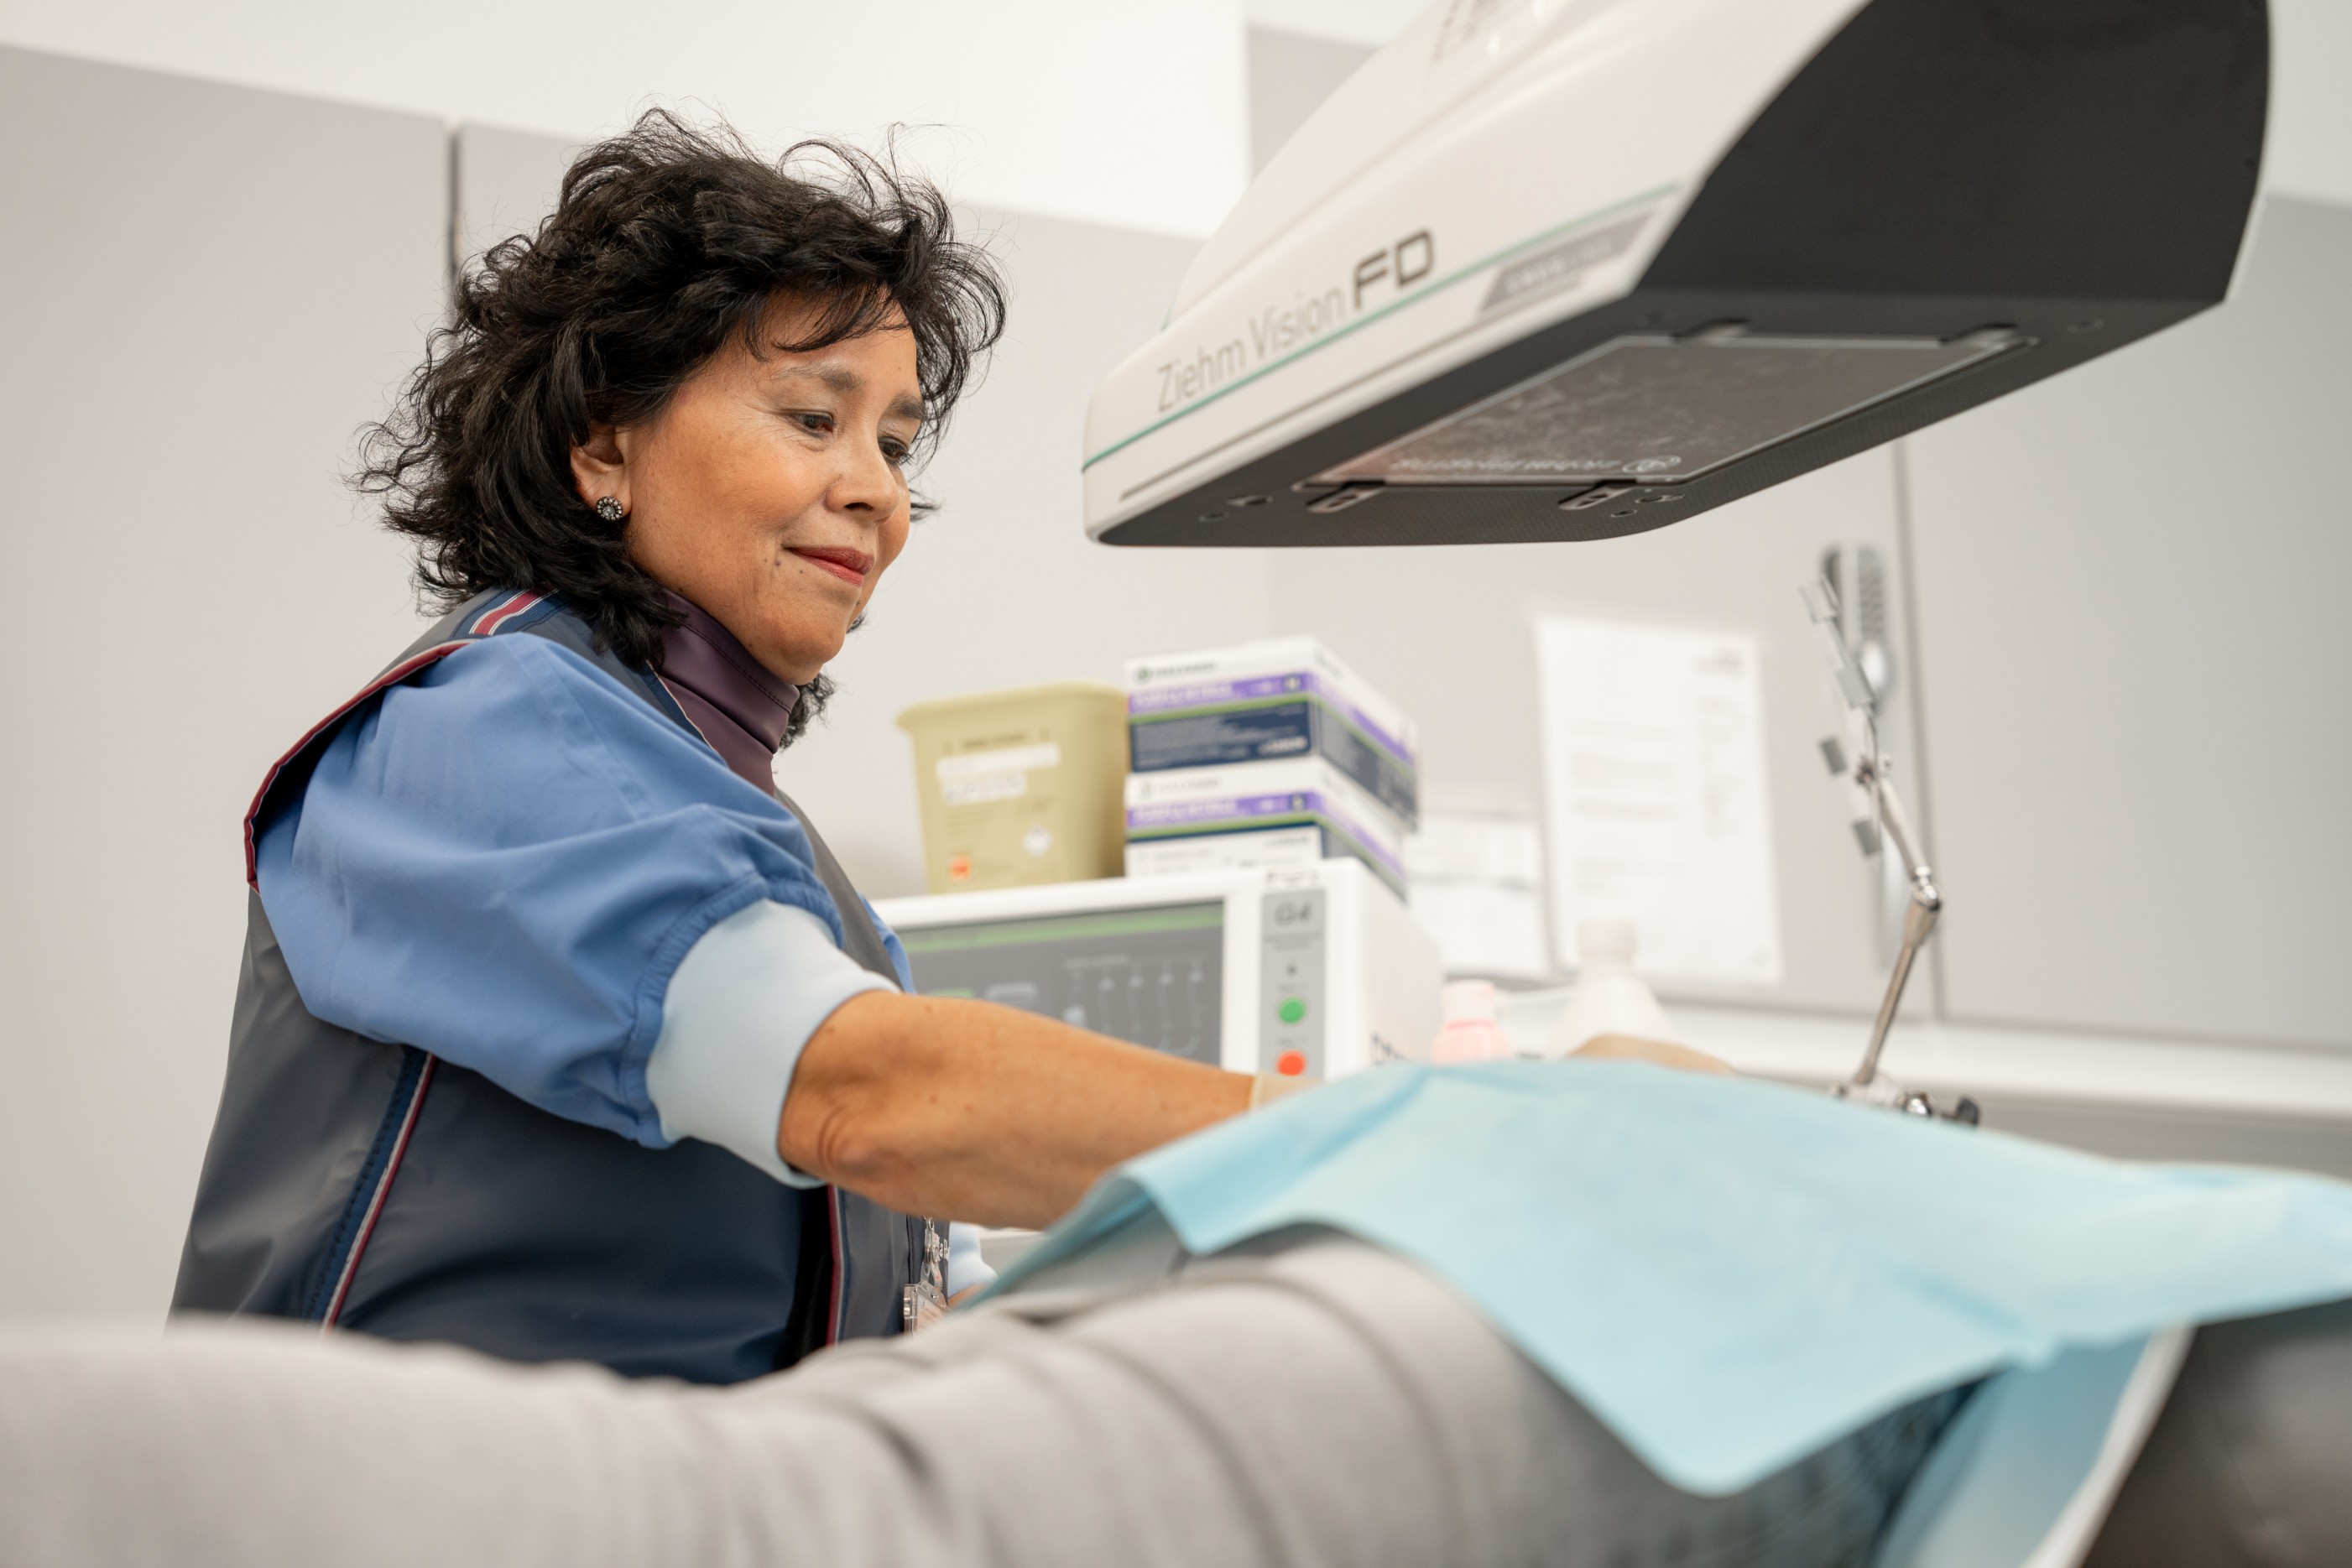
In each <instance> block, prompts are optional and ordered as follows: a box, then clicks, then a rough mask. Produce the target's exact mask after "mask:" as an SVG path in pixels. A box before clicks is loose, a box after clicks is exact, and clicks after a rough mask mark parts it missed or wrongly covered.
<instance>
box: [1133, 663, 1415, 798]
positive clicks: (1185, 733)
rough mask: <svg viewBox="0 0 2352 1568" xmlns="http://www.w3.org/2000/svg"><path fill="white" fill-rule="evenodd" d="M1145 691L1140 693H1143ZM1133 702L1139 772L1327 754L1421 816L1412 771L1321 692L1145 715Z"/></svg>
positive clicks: (1377, 793) (1377, 794)
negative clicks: (1332, 707)
mask: <svg viewBox="0 0 2352 1568" xmlns="http://www.w3.org/2000/svg"><path fill="white" fill-rule="evenodd" d="M1138 695H1139V696H1140V695H1145V694H1138ZM1133 706H1134V703H1133V699H1130V701H1129V709H1130V712H1129V723H1128V765H1129V768H1130V769H1131V770H1132V771H1134V772H1137V773H1159V772H1164V771H1166V770H1168V769H1170V768H1216V767H1223V766H1227V765H1230V764H1234V763H1241V762H1269V761H1273V760H1276V759H1277V758H1287V757H1300V756H1305V755H1307V754H1309V753H1313V754H1317V755H1319V756H1321V757H1322V758H1324V759H1325V760H1327V761H1328V762H1329V763H1330V764H1331V766H1332V767H1334V768H1338V769H1339V771H1340V772H1342V773H1344V774H1346V775H1347V776H1348V777H1349V779H1353V780H1354V781H1355V782H1356V783H1357V784H1358V785H1359V786H1360V787H1361V788H1362V789H1364V791H1365V792H1366V793H1367V794H1369V795H1370V796H1371V797H1372V798H1373V799H1374V800H1378V801H1379V802H1380V803H1381V805H1383V806H1386V807H1387V808H1388V809H1389V810H1391V811H1394V812H1395V813H1396V814H1397V815H1398V816H1400V817H1402V818H1403V819H1404V820H1405V821H1406V822H1407V823H1408V824H1409V823H1412V821H1416V820H1417V818H1418V816H1419V808H1420V804H1421V800H1420V789H1419V786H1418V783H1417V780H1416V779H1415V778H1414V774H1413V769H1412V767H1411V766H1410V765H1409V764H1407V763H1404V762H1401V761H1399V760H1398V759H1397V758H1396V757H1395V756H1394V755H1393V754H1392V753H1391V752H1390V751H1388V750H1387V749H1385V748H1383V747H1380V746H1378V745H1375V744H1374V743H1373V742H1372V741H1370V740H1369V739H1367V738H1366V737H1365V736H1364V735H1363V733H1362V732H1361V731H1360V729H1359V728H1358V727H1356V726H1354V725H1352V724H1349V722H1348V721H1347V720H1346V719H1344V718H1342V717H1340V716H1339V715H1337V714H1335V713H1333V712H1332V711H1331V710H1330V709H1329V708H1328V706H1325V704H1324V702H1323V701H1322V699H1321V698H1320V697H1318V696H1300V697H1297V698H1296V699H1294V700H1290V701H1283V700H1279V699H1276V700H1272V701H1265V702H1259V703H1255V704H1247V705H1236V706H1219V707H1210V708H1180V709H1178V710H1176V711H1174V712H1172V713H1171V712H1162V713H1160V714H1157V715H1145V714H1139V713H1135V712H1133V711H1132V710H1133Z"/></svg>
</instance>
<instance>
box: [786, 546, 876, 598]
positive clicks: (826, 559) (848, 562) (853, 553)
mask: <svg viewBox="0 0 2352 1568" xmlns="http://www.w3.org/2000/svg"><path fill="white" fill-rule="evenodd" d="M793 554H794V555H796V556H798V557H800V558H801V559H803V560H813V561H814V562H816V564H817V565H819V566H821V567H823V568H824V570H827V571H829V572H831V573H833V575H834V576H835V577H837V578H839V579H841V580H842V581H844V582H846V583H848V584H850V585H851V586H852V587H856V588H863V587H865V586H866V573H867V572H869V571H871V570H874V558H873V557H872V556H870V555H867V554H866V552H865V551H864V550H862V549H846V548H843V549H835V548H833V547H830V546H824V545H808V546H804V547H801V548H797V549H794V550H793Z"/></svg>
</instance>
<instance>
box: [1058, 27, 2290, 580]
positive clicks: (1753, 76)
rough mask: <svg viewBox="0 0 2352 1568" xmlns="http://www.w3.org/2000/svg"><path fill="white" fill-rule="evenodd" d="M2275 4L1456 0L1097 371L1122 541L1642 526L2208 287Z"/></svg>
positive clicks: (1111, 526)
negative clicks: (1145, 339) (1165, 314)
mask: <svg viewBox="0 0 2352 1568" xmlns="http://www.w3.org/2000/svg"><path fill="white" fill-rule="evenodd" d="M2268 68H2269V49H2268V19H2267V15H2266V11H2265V8H2264V5H2263V0H1864V3H1857V0H1440V3H1439V4H1436V5H1432V6H1431V7H1430V8H1429V9H1428V10H1427V11H1426V12H1425V13H1423V16H1421V17H1420V19H1419V20H1418V21H1416V22H1415V23H1414V24H1412V26H1410V27H1409V28H1408V29H1407V30H1406V31H1405V33H1404V34H1403V36H1402V37H1399V38H1398V39H1397V40H1396V41H1395V42H1394V43H1392V44H1391V45H1390V46H1389V47H1387V48H1385V49H1383V50H1381V52H1380V53H1379V54H1378V55H1376V56H1374V57H1372V58H1371V59H1370V60H1369V61H1368V62H1366V64H1365V65H1364V67H1363V68H1361V69H1360V70H1359V71H1358V72H1357V73H1356V75H1355V76H1354V77H1353V78H1350V79H1349V81H1348V82H1347V84H1346V85H1345V86H1343V87H1342V88H1340V89H1339V91H1338V92H1337V93H1336V94H1335V95H1333V97H1332V98H1331V99H1330V100H1329V101H1328V103H1326V104H1325V105H1324V106H1323V108H1322V109H1321V110H1320V111H1318V113H1317V114H1316V116H1315V117H1314V118H1313V119H1312V120H1309V121H1308V122H1307V125H1306V126H1305V127H1304V128H1303V129H1302V130H1301V131H1299V132H1298V134H1297V136H1296V137H1295V138H1294V139H1293V140H1292V141H1290V142H1289V143H1288V144H1287V145H1286V146H1285V147H1284V148H1283V149H1282V151H1281V152H1280V153H1278V154H1277V155H1276V157H1275V159H1274V161H1273V162H1271V163H1270V164H1268V165H1267V167H1266V169H1265V172H1263V173H1262V174H1261V175H1260V176H1259V177H1258V179H1257V181H1256V183H1255V184H1254V185H1252V186H1251V188H1250V190H1249V192H1248V193H1247V194H1246V195H1245V196H1244V197H1243V199H1242V201H1241V203H1240V204H1239V205H1238V206H1236V207H1235V208H1234V212H1233V214H1232V215H1231V216H1230V217H1228V218H1227V219H1226V221H1225V223H1224V224H1223V226H1222V227H1220V228H1219V229H1218V230H1217V232H1216V233H1215V234H1214V235H1212V236H1211V237H1210V238H1209V240H1208V242H1207V244H1206V245H1204V246H1202V250H1201V253H1200V256H1199V257H1198V258H1197V259H1196V260H1195V261H1194V263H1193V264H1192V269H1191V271H1190V272H1189V273H1187V275H1186V276H1185V278H1184V281H1183V284H1182V287H1181V289H1180V290H1179V292H1178V295H1177V298H1176V301H1175V306H1174V308H1173V311H1172V313H1171V319H1170V321H1169V324H1168V326H1167V328H1166V329H1165V330H1163V331H1162V332H1161V333H1160V335H1159V336H1158V337H1157V338H1155V339H1153V340H1151V341H1150V343H1148V344H1146V345H1145V346H1144V348H1143V349H1141V350H1139V351H1138V352H1137V353H1136V354H1135V355H1134V356H1133V357H1132V358H1130V359H1129V360H1128V361H1126V362H1125V363H1124V364H1122V365H1121V366H1120V367H1119V368H1118V370H1117V371H1115V372H1113V373H1112V375H1111V376H1110V377H1109V379H1108V380H1107V381H1106V382H1104V383H1103V384H1102V386H1101V388H1100V389H1099V390H1098V391H1097V393H1096V394H1095V398H1094V401H1093V404H1092V406H1091V408H1090V410H1089V412H1088V415H1087V444H1086V459H1085V461H1086V513H1087V531H1088V532H1089V533H1090V534H1091V535H1092V536H1093V537H1094V538H1097V539H1099V540H1102V541H1103V542H1105V543H1109V544H1121V545H1205V546H1215V545H1223V546H1231V545H1368V544H1445V543H1486V542H1506V541H1511V542H1525V541H1533V540H1547V539H1593V538H1609V537H1612V536H1615V535H1622V534H1630V533H1635V532H1639V531H1641V530H1643V529H1648V528H1658V527H1661V526H1663V525H1664V524H1667V523H1671V522H1674V521H1675V520H1677V519H1679V518H1683V517H1693V516H1696V514H1698V513H1700V512H1703V511H1706V510H1707V509H1708V508H1710V507H1718V506H1721V505H1723V504H1724V503H1725V502H1727V501H1731V500H1736V499H1737V498H1738V497H1741V496H1744V495H1747V494H1748V493H1749V492H1751V491H1755V490H1759V489H1763V488H1765V487H1766V486H1771V485H1776V484H1779V483H1780V482H1781V481H1783V480H1786V479H1790V478H1793V477H1795V476H1798V475H1801V474H1803V473H1806V472H1807V471H1809V470H1811V469H1813V468H1818V467H1820V466H1822V465H1824V464H1828V463H1832V462H1835V461H1837V460H1838V459H1840V458H1843V457H1845V456H1849V455H1852V454H1854V453H1857V452H1860V451H1863V450H1864V449H1865V448H1867V447H1871V446H1874V445H1876V444H1879V443H1881V442H1885V441H1887V440H1890V439H1892V438H1894V437H1895V436H1898V435H1901V434H1905V433H1906V432H1908V431H1911V430H1916V429H1917V428H1919V427H1920V426H1922V425H1925V424H1928V423H1933V422H1934V421H1936V420H1938V419H1942V418H1945V417H1946V416H1948V415H1950V414H1954V413H1959V412H1961V411H1962V410H1964V409H1968V408H1970V407H1973V406H1975V405H1976V404H1978V403H1980V402H1986V401H1988V400H1989V399H1991V398H1995V397H1999V396H2000V395H2001V394H2002V393H2004V392H2012V391H2014V390H2016V389H2017V388H2019V387H2021V386H2025V385H2027V384H2029V383H2031V382H2036V381H2039V380H2041V379H2042V377H2044V376H2048V375H2051V374H2053V373H2055V372H2056V371H2063V370H2064V369H2066V368H2067V367H2068V366H2070V365H2075V364H2079V363H2081V362H2083V361H2085V360H2089V359H2092V358H2094V357H2095V356H2097V355H2100V354H2104V353H2105V352H2107V351H2109V350H2113V349H2117V348H2120V347H2122V346H2123V345H2125V344H2126V343H2129V342H2131V341H2132V340H2135V339H2137V338H2142V337H2145V336H2147V334H2149V333H2151V332H2155V331H2158V330H2160V329H2163V328H2166V327H2168V326H2170V325H2172V324H2173V323H2175V322H2177V321H2179V320H2181V319H2185V318H2187V317H2189V316H2192V315H2194V314H2196V313H2197V312H2198V311H2200V310H2202V309H2204V308H2207V307H2208V306H2210V305H2213V304H2215V303H2217V302H2218V301H2220V300H2221V298H2223V296H2224V295H2225V294H2226V293H2227V292H2228V288H2229V284H2230V280H2231V274H2232V271H2233V269H2234V267H2235V265H2236V262H2237V258H2238V254H2239V247H2240V242H2241V240H2242V236H2243V235H2244V232H2245V227H2246V222H2247V215H2248V212H2249V209H2250V207H2251V204H2252V199H2253V194H2254V188H2255V178H2256V174H2257V172H2258V168H2259V164H2260V161H2261V154H2262V148H2263V120H2264V114H2265V106H2266V102H2267V82H2268Z"/></svg>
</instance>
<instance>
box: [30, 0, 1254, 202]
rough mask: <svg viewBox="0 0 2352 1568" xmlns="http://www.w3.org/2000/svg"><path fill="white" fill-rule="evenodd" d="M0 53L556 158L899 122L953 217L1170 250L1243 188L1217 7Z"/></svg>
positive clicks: (121, 29)
mask: <svg viewBox="0 0 2352 1568" xmlns="http://www.w3.org/2000/svg"><path fill="white" fill-rule="evenodd" d="M0 42H7V43H14V44H19V45H24V46H26V47H33V48H39V49H50V50H56V51H59V52H62V53H67V54H76V55H82V56H87V57H90V58H94V59H100V60H110V61H113V62H116V63H119V64H123V65H135V66H145V67H149V68H153V69H157V70H169V71H177V72H182V73H184V74H187V75H192V76H198V77H205V78H213V79H215V80H218V81H225V82H236V83H242V84H246V85H250V86H255V87H270V88H278V89H283V90H286V91H289V92H299V93H309V94H314V95H316V96H319V97H322V98H331V99H341V100H344V101H348V102H352V103H363V104H374V105H380V106H383V107H385V108H391V109H402V110H415V111H418V112H422V113H425V114H430V115H433V116H436V118H441V119H445V120H487V121H490V122H494V123H501V124H507V125H513V126H518V127H522V128H526V129H531V130H538V131H551V132H555V133H559V134H566V135H573V136H581V135H593V134H597V133H601V132H604V131H611V130H613V129H614V128H616V127H618V126H620V125H621V124H623V123H625V121H626V120H627V119H628V118H629V117H630V115H631V114H632V113H633V112H635V110H637V109H638V108H640V107H642V106H643V105H644V104H645V103H646V102H647V101H648V100H661V101H668V102H685V101H688V100H691V101H693V102H695V103H698V104H701V105H705V106H708V107H709V108H711V109H715V110H719V111H721V112H723V113H725V114H727V115H729V116H730V117H731V118H732V119H733V120H735V121H736V123H737V124H739V125H740V127H741V128H742V129H743V130H745V131H749V132H751V133H752V134H753V135H754V136H756V137H758V138H759V139H761V140H762V141H770V142H776V141H785V140H789V139H791V138H793V137H794V136H801V135H810V134H826V135H840V136H848V137H851V138H855V139H860V140H864V141H867V142H869V143H871V142H873V141H876V140H877V139H878V137H879V135H880V133H881V131H883V129H884V128H885V127H887V126H888V125H891V124H893V123H896V122H901V121H903V122H907V123H909V124H912V125H916V126H929V127H935V128H940V129H937V130H934V131H929V132H926V133H924V134H922V135H921V136H919V138H918V140H917V143H916V156H917V161H918V162H920V163H921V164H923V165H924V166H926V167H929V168H930V169H932V170H934V171H935V172H939V173H940V174H942V175H943V176H945V177H947V178H948V179H949V181H950V183H951V184H952V186H953V188H954V190H955V193H956V194H957V195H958V196H959V197H961V199H963V200H966V201H975V202H985V203H989V204H994V205H998V206H1005V207H1014V208H1019V209H1022V210H1024V211H1028V212H1034V213H1052V214H1061V215H1064V216H1067V217H1074V218H1081V219H1087V220H1090V221H1093V222H1097V223H1108V224H1119V225H1127V226H1129V227H1134V228H1142V229H1154V230H1160V231H1164V232H1168V233H1174V234H1188V235H1202V234H1206V233H1207V232H1208V231H1209V229H1210V228H1212V227H1213V226H1214V225H1215V224H1216V222H1217V220H1218V219H1219V218H1220V217H1222V216H1223V214H1224V211H1225V209H1226V208H1227V207H1228V206H1229V205H1231V204H1232V203H1233V201H1234V197H1236V196H1237V195H1239V194H1240V193H1241V189H1242V185H1243V183H1244V180H1245V178H1246V177H1247V173H1248V154H1247V148H1246V144H1245V138H1246V121H1245V117H1244V111H1243V107H1242V93H1243V86H1242V73H1243V61H1242V21H1241V14H1240V8H1239V5H1238V3H1237V0H1119V3H1118V4H1117V5H1098V4H1089V3H1088V0H1026V3H1025V4H1023V5H970V4H965V3H962V0H898V4H894V5H888V6H876V5H827V4H821V3H819V0H668V3H667V4H665V5H658V6H648V5H645V4H643V3H642V0H565V3H564V4H562V5H555V4H551V3H549V0H400V3H399V4H396V5H384V4H377V3H371V0H205V4H202V5H190V4H186V3H184V0H0Z"/></svg>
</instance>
